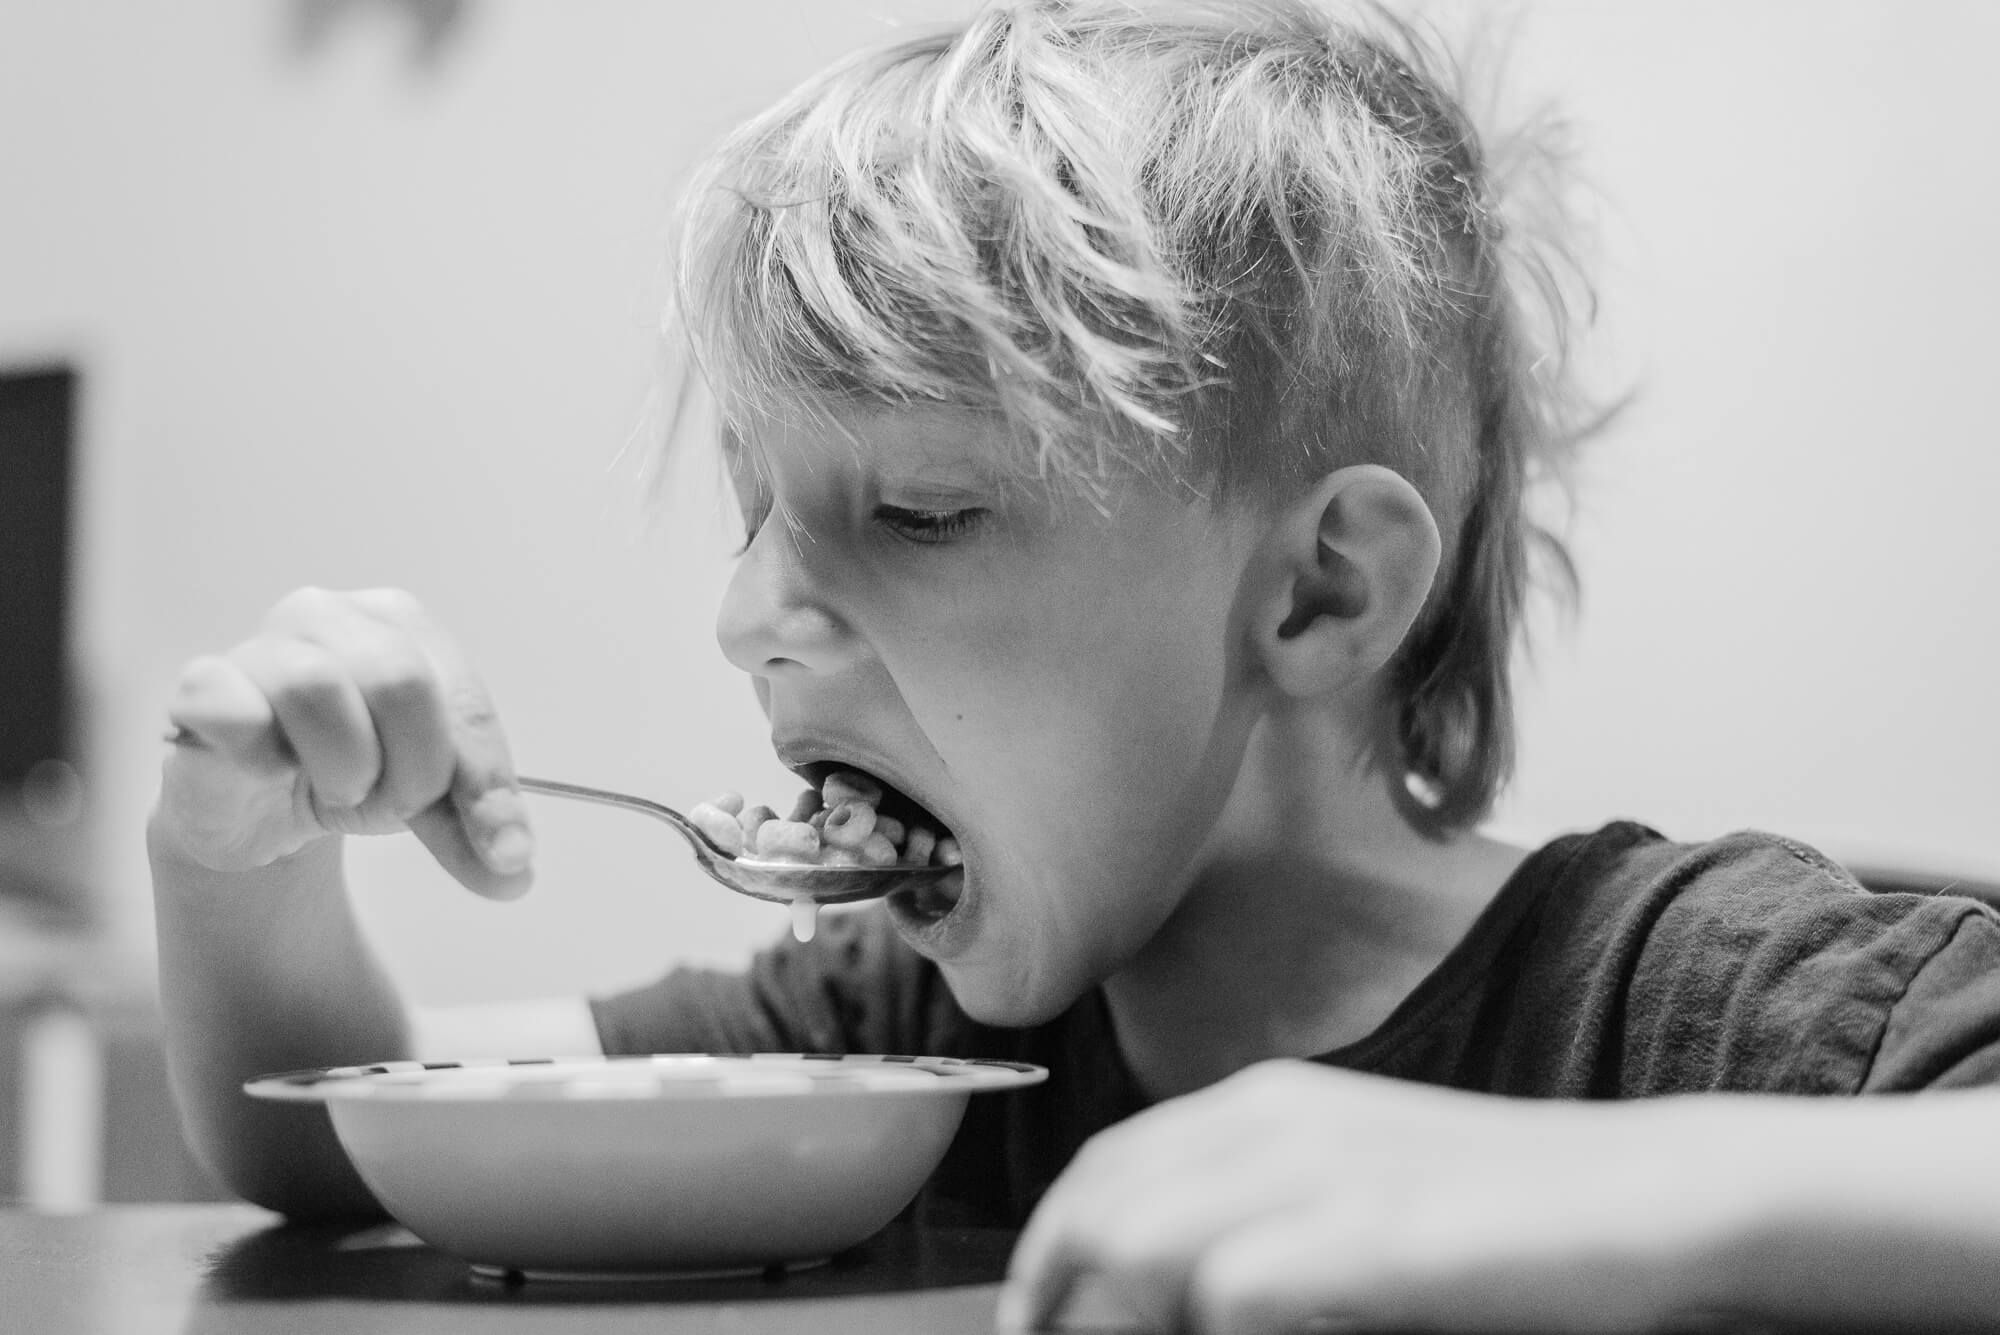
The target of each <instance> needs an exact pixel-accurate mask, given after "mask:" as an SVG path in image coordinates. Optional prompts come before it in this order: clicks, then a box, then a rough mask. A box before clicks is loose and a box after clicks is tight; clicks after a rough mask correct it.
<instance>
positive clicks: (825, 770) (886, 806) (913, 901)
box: [794, 761, 965, 927]
mask: <svg viewBox="0 0 2000 1335" xmlns="http://www.w3.org/2000/svg"><path fill="white" fill-rule="evenodd" d="M794 772H795V773H797V774H798V775H799V777H800V778H802V779H804V780H805V781H806V782H807V783H808V784H810V785H812V788H811V790H810V791H809V792H808V793H805V794H801V796H800V799H799V806H798V807H797V808H795V811H794V814H797V812H798V811H800V810H805V811H807V813H808V814H807V820H808V821H809V822H810V821H812V820H813V819H815V818H816V817H817V818H820V829H821V832H822V838H823V839H825V838H827V837H828V836H827V835H826V829H827V827H829V826H832V827H835V828H836V830H838V829H839V828H840V827H841V826H843V825H845V824H846V823H847V822H846V820H844V819H843V817H844V814H845V813H843V811H842V808H843V807H844V806H846V804H847V803H849V802H852V801H857V800H859V801H863V802H864V803H866V804H867V805H870V806H872V807H873V810H874V830H875V833H877V834H882V835H885V836H886V837H887V838H888V840H889V842H890V844H891V846H893V847H894V848H895V850H896V854H897V856H896V863H897V864H898V865H902V866H931V867H956V866H960V865H962V855H961V853H960V851H959V843H958V839H957V837H956V836H955V835H954V834H953V832H952V829H951V827H950V825H948V824H946V823H945V821H943V820H942V819H940V818H939V817H938V815H937V813H935V812H933V811H932V810H930V808H928V807H926V806H925V805H924V804H923V803H922V802H919V801H918V800H917V799H916V798H914V797H912V796H910V794H908V793H906V792H904V791H903V790H901V789H900V788H898V787H896V786H895V785H894V784H892V783H890V782H889V781H888V780H886V779H884V778H882V777H881V776H880V775H877V774H873V773H871V772H869V771H868V770H865V769H862V768H860V767H859V766H856V765H851V764H847V763H845V762H839V761H815V762H812V763H810V764H805V765H800V766H798V767H796V769H795V770H794ZM814 794H818V802H819V810H818V811H817V812H812V811H810V810H809V808H810V807H811V806H812V804H813V795H814ZM833 837H834V838H836V839H837V838H839V835H838V834H837V833H836V835H834V836H833ZM964 889H965V877H964V875H963V874H960V875H957V876H947V877H942V878H939V879H937V880H935V881H930V882H927V883H925V884H923V885H921V886H919V887H916V888H913V889H908V890H899V891H896V892H895V893H894V894H892V895H890V896H889V906H890V909H891V910H892V912H894V913H895V914H896V916H897V917H898V918H899V919H902V920H904V921H905V922H907V923H908V924H909V925H911V926H914V927H927V926H930V925H932V924H936V923H939V922H942V921H943V919H944V918H945V917H946V916H947V915H948V914H950V912H951V911H952V910H953V909H954V908H956V907H957V906H958V902H959V899H960V897H961V896H962V895H963V893H964Z"/></svg>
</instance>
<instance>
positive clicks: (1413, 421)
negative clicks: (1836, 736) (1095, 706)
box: [676, 0, 1580, 830]
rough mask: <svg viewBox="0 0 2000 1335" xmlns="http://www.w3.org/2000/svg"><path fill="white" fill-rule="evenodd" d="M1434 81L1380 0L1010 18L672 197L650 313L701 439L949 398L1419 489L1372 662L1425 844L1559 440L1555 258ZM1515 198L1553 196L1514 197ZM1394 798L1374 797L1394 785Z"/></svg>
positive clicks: (1477, 732)
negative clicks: (1414, 527) (1424, 599)
mask: <svg viewBox="0 0 2000 1335" xmlns="http://www.w3.org/2000/svg"><path fill="white" fill-rule="evenodd" d="M1541 147H1546V145H1545V144H1544V145H1537V144H1536V143H1535V142H1534V141H1533V140H1532V139H1523V140H1520V141H1518V142H1516V141H1507V142H1504V143H1503V142H1498V141H1496V142H1495V143H1493V144H1483V143H1482V142H1481V139H1480V137H1479V136H1478V135H1477V134H1476V133H1475V131H1474V129H1473V127H1472V125H1471V123H1470V121H1469V119H1468V117H1467V114H1466V112H1465V110H1464V109H1463V107H1462V106H1461V103H1460V100H1459V94H1458V92H1457V86H1456V82H1455V70H1454V67H1453V66H1452V65H1450V64H1449V62H1447V61H1445V60H1444V59H1442V58H1441V57H1440V55H1439V54H1438V53H1437V52H1436V50H1435V49H1434V48H1433V45H1432V44H1431V43H1429V42H1427V41H1426V40H1424V39H1423V38H1422V36H1421V35H1420V34H1419V33H1418V32H1417V31H1416V30H1415V29H1414V28H1412V27H1411V26H1410V25H1408V24H1406V23H1403V22H1401V21H1399V20H1396V19H1394V18H1392V17H1391V16H1389V15H1388V14H1387V13H1386V12H1385V11H1382V10H1380V9H1379V8H1374V7H1370V8H1367V9H1364V10H1360V11H1356V12H1350V13H1344V14H1339V15H1336V14H1333V13H1330V12H1328V11H1327V10H1325V9H1323V8H1321V7H1320V6H1318V5H1316V4H1314V3H1311V2H1310V0H1242V2H1241V3H1219V2H1218V3H1199V2H1194V3H1152V4H1148V3H1139V2H1138V0H1018V2H1016V3H995V4H991V5H988V6H987V7H985V8H983V9H982V10H981V11H980V12H979V13H978V14H977V15H976V16H975V17H974V18H972V19H971V20H970V21H969V22H967V23H966V24H965V25H963V26H962V27H960V28H958V29H955V30H953V31H951V32H946V33H938V34H933V35H925V36H920V37H916V38H913V39H906V40H903V41H900V42H898V43H896V44H894V45H890V46H886V47H883V48H881V49H878V50H872V51H867V52H864V53H861V54H859V55H856V56H854V57H851V58H849V59H847V60H845V61H843V62H841V63H839V64H837V65H835V66H833V67H832V68H831V69H829V70H827V71H826V72H825V73H823V74H822V75H820V76H819V77H818V78H816V79H814V80H812V81H811V82H809V83H807V84H806V85H804V86H803V87H801V88H800V89H798V90H797V91H796V92H794V93H793V94H792V95H791V96H790V97H788V98H786V99H785V100H784V101H782V102H780V103H779V104H778V105H776V106H774V107H773V108H771V109H770V110H769V111H767V112H765V113H764V114H763V115H761V116H759V117H757V118H756V119H754V120H752V121H751V122H750V123H749V124H747V125H746V126H744V127H743V128H742V129H741V130H740V131H738V132H737V133H736V134H735V135H734V136H733V137H731V138H730V139H728V140H727V141H726V142H725V143H724V144H723V146H722V147H721V148H720V150H719V151H718V152H717V153H716V154H715V156H714V157H713V159H712V160H711V161H710V163H709V164H708V165H707V167H706V168H705V169H704V170H703V172H702V173H701V174H700V175H699V176H698V177H697V178H696V180H695V182H694V184H693V186H692V187H691V189H690V190H689V192H688V195H687V203H686V206H685V213H684V218H683V223H684V239H683V243H682V250H681V256H680V265H679V281H678V287H677V294H676V310H677V316H676V323H677V324H678V325H679V327H680V329H681V330H682V331H683V333H684V335H685V337H686V339H687V341H688V345H689V351H690V353H691V355H692V358H693V362H694V364H695V366H696V367H697V368H698V370H699V373H700V378H701V380H702V381H703V382H705V384H706V386H707V389H708V391H709V392H710V393H711V394H712V396H713V399H714V402H715V404H716V406H717V408H718V409H719V412H720V417H721V425H722V429H723V430H724V431H725V432H738V433H742V432H746V431H749V430H751V429H752V428H753V427H754V424H755V422H756V421H757V420H758V419H760V418H762V417H764V416H765V415H768V414H771V413H773V412H777V411H781V410H784V409H787V408H795V407H797V406H799V405H802V404H803V405H808V406H810V405H820V406H837V405H840V404H851V403H854V402H857V401H859V402H863V403H874V404H886V405H907V404H913V403H931V404H938V403H943V404H951V405H956V406H962V407H968V408H973V409H978V410H990V411H992V412H995V413H998V414H999V415H1001V416H1002V418H1003V419H1004V420H1006V421H1007V422H1009V423H1011V424H1012V425H1013V426H1014V427H1015V428H1016V430H1015V431H1014V432H1013V433H1012V435H1013V437H1014V438H1015V439H1016V440H1017V441H1018V442H1019V448H1020V459H1019V463H1020V465H1021V467H1022V470H1023V472H1024V473H1025V474H1027V475H1031V476H1033V477H1036V478H1040V479H1044V480H1046V481H1048V482H1050V483H1053V484H1058V485H1069V486H1073V487H1077V488H1080V489H1081V490H1083V491H1084V492H1086V493H1090V494H1101V493H1102V489H1103V488H1104V487H1105V486H1106V485H1107V484H1108V483H1109V482H1110V481H1111V480H1113V479H1115V478H1118V477H1120V476H1131V475H1138V476H1142V477H1147V478H1153V479H1158V480H1163V481H1166V482H1169V483H1173V484H1177V485H1181V486H1184V487H1186V488H1189V489H1190V490H1192V491H1193V492H1195V493H1198V494H1202V495H1208V496H1212V497H1227V496H1231V495H1251V496H1265V497H1281V496H1284V495H1286V494H1290V493H1295V492H1297V491H1299V490H1301V489H1303V488H1304V487H1306V486H1309V485H1310V484H1311V482H1312V481H1314V480H1315V479H1317V478H1318V477H1320V476H1323V475H1324V474H1325V473H1326V472H1328V471H1330V470H1332V469H1334V468H1337V467H1340V466H1343V465H1346V464H1351V463H1360V462H1374V463H1381V464H1384V465H1387V466H1389V467H1391V468H1394V469H1396V470H1397V471H1399V472H1400V473H1402V474H1403V475H1404V476H1406V477H1407V478H1409V479H1410V481H1411V482H1412V483H1413V484H1414V485H1415V486H1416V487H1417V488H1418V489H1419V490H1420V492H1421V493H1422V494H1423V495H1424V497H1425V499H1426V501H1427V502H1428V503H1429V505H1430V506H1431V509H1432V511H1433V512H1434V514H1435V515H1436V516H1437V519H1438V523H1439V526H1440V529H1441V530H1442V533H1443V536H1444V543H1445V566H1444V569H1443V575H1442V578H1441V580H1440V583H1439V587H1438V588H1437V589H1436V590H1435V591H1434V592H1433V594H1432V598H1431V601H1430V603H1429V604H1428V605H1427V607H1426V610H1425V612H1424V615H1423V616H1422V617H1421V618H1420V620H1419V622H1418V624H1417V626H1416V627H1415V628H1414V630H1413V632H1412V634H1411V636H1410V638H1409V640H1408V642H1407V643H1406V644H1405V645H1404V646H1403V648H1402V650H1401V651H1400V653H1399V655H1398V658H1397V660H1396V662H1395V664H1394V665H1393V667H1392V675H1391V683H1390V685H1391V688H1392V690H1393V692H1394V698H1395V700H1396V702H1397V708H1396V711H1395V717H1394V719H1393V723H1392V725H1391V726H1392V731H1393V747H1394V750H1395V753H1396V755H1395V759H1396V761H1397V763H1398V766H1399V771H1400V773H1401V774H1402V775H1403V776H1404V778H1405V779H1406V781H1407V783H1406V787H1407V790H1408V792H1409V793H1410V794H1411V795H1412V796H1413V799H1414V801H1415V804H1416V810H1417V812H1418V814H1419V815H1420V816H1421V817H1422V818H1423V819H1425V820H1426V821H1427V822H1429V823H1431V824H1432V825H1434V826H1435V827H1436V828H1438V829H1440V830H1445V829H1451V828H1459V827H1463V826H1466V825H1469V824H1471V823H1473V822H1475V821H1477V820H1478V819H1480V818H1481V817H1482V816H1484V815H1485V814H1486V813H1487V812H1488V811H1489V810H1490V808H1491V805H1492V803H1493V801H1494V799H1495V797H1496V796H1497V794H1498V792H1499V790H1500V788H1501V786H1502V785H1503V784H1504V782H1505V780H1506V778H1507V776H1508V774H1509V771H1510V769H1511V766H1512V760H1513V749H1514V744H1513V722H1512V709H1511V696H1510V687H1509V679H1508V678H1509V665H1510V664H1509V660H1510V654H1511V648H1512V643H1513V640H1514V637H1515V633H1516V628H1517V625H1518V622H1519V620H1520V617H1521V612H1522V607H1523V602H1524V599H1525V596H1526V591H1527V588H1528V584H1529V569H1530V565H1531V556H1532V555H1533V553H1534V552H1535V551H1536V550H1537V549H1540V550H1541V551H1543V552H1545V553H1546V554H1548V555H1550V556H1552V557H1553V558H1554V561H1553V563H1552V567H1551V568H1552V569H1554V570H1555V571H1556V573H1557V574H1558V576H1559V578H1560V579H1561V580H1562V581H1563V582H1564V584H1565V585H1568V584H1569V583H1571V582H1572V581H1573V576H1572V575H1571V573H1570V567H1569V562H1568V560H1567V557H1566V555H1565V554H1564V552H1563V548H1562V546H1561V543H1560V541H1559V540H1558V539H1557V538H1556V536H1555V535H1554V534H1552V533H1550V532H1547V531H1545V530H1543V529H1542V528H1540V527H1538V526H1537V525H1536V524H1535V523H1534V522H1533V521H1532V520H1531V519H1530V517H1529V516H1528V514H1527V512H1526V509H1525V506H1524V495H1525V492H1526V489H1527V487H1528V484H1529V482H1530V480H1531V479H1532V478H1534V477H1536V476H1538V475H1540V474H1542V473H1543V472H1546V471H1548V470H1550V469H1551V468H1553V466H1555V465H1556V464H1558V463H1559V462H1560V461H1561V459H1562V457H1563V455H1564V452H1565V450H1566V449H1567V447H1568V446H1569V445H1570V444H1571V443H1573V441H1574V440H1575V439H1576V438H1577V436H1578V435H1579V434H1580V433H1579V431H1578V430H1576V429H1575V413H1574V412H1573V411H1572V406H1571V401H1570V400H1569V399H1568V397H1567V396H1566V393H1565V390H1564V379H1563V376H1562V373H1561V368H1562V364H1563V356H1562V354H1563V352H1564V332H1563V330H1564V302H1563V301H1562V299H1561V295H1560V294H1561V293H1562V291H1563V290H1564V288H1563V285H1562V284H1559V283H1557V282H1555V281H1554V277H1555V275H1556V273H1557V269H1556V268H1555V267H1554V266H1553V264H1552V263H1551V260H1552V259H1555V260H1559V259H1560V258H1561V256H1560V253H1559V251H1554V250H1551V249H1549V248H1548V247H1547V245H1546V240H1547V238H1546V237H1545V236H1544V235H1542V234H1541V233H1539V232H1538V231H1537V229H1535V228H1534V227H1532V226H1523V225H1522V220H1520V219H1518V218H1515V217H1510V216H1509V211H1510V208H1516V207H1518V205H1519V204H1520V203H1521V202H1522V200H1523V199H1531V200H1538V201H1542V202H1546V201H1547V200H1550V199H1554V198H1557V197H1558V196H1557V195H1556V194H1555V193H1554V192H1550V191H1548V190H1546V189H1542V190H1540V191H1539V192H1537V191H1535V190H1526V189H1523V188H1521V186H1520V184H1519V182H1517V181H1513V180H1510V179H1507V178H1508V177H1509V176H1510V174H1513V173H1510V171H1509V170H1503V164H1507V163H1536V162H1540V163H1541V164H1542V165H1547V161H1548V160H1549V155H1547V154H1546V153H1539V154H1538V153H1537V152H1535V151H1529V152H1525V153H1524V152H1521V151H1520V150H1521V149H1523V148H1526V149H1530V150H1536V149H1538V148H1541ZM1526 179H1528V180H1529V181H1531V183H1536V184H1540V185H1544V186H1545V185H1546V181H1547V177H1546V176H1543V177H1539V178H1535V177H1528V178H1526ZM1399 791H1400V789H1399Z"/></svg>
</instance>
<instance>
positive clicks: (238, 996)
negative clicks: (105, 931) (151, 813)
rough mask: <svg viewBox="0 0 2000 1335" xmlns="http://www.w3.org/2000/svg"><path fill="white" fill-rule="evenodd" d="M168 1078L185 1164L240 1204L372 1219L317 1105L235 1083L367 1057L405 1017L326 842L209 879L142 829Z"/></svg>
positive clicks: (387, 1049)
mask: <svg viewBox="0 0 2000 1335" xmlns="http://www.w3.org/2000/svg"><path fill="white" fill-rule="evenodd" d="M148 847H149V852H150V854H151V858H152V865H153V878H154V899H155V907H156V913H157V925H158V935H159V953H160V1001H161V1009H162V1013H163V1018H164V1024H165V1033H166V1048H167V1062H168V1071H169V1076H170V1078H171V1081H172V1084H173V1089H174V1095H175V1100H176V1102H177V1103H178V1104H179V1106H180V1110H181V1117H182V1123H183V1126H184V1128H185V1130H186V1132H187V1135H188V1138H189V1141H190V1142H191V1144H192V1146H193V1148H194V1150H195V1153H196V1154H197V1156H198V1157H199V1158H201V1159H202V1160H203V1162H205V1163H206V1164H207V1165H208V1166H209V1167H210V1168H211V1169H212V1170H213V1171H214V1172H215V1173H216V1174H217V1175H218V1176H219V1177H220V1178H221V1180H222V1181H223V1182H224V1184H226V1185H227V1186H228V1187H229V1188H230V1189H231V1190H233V1191H235V1192H236V1193H237V1194H239V1195H241V1196H242V1197H244V1198H245V1199H246V1200H250V1201H254V1202H256V1203H257V1204H260V1205H264V1206H267V1207H269V1208H271V1209H275V1210H279V1211H282V1212H284V1213H286V1214H289V1215H294V1216H330V1215H350V1214H358V1213H376V1212H379V1207H378V1206H377V1205H376V1203H375V1201H374V1198H373V1196H372V1195H371V1194H370V1193H369V1192H368V1190H367V1188H366V1187H365V1186H364V1185H363V1184H362V1183H361V1181H360V1179H359V1178H358V1177H357V1176H356V1175H355V1173H354V1171H353V1168H352V1167H351V1166H350V1165H349V1163H348V1161H347V1157H346V1155H345V1154H344V1153H342V1152H341V1150H340V1147H339V1145H338V1143H337V1141H336V1140H335V1138H334V1136H333V1133H332V1128H331V1126H330V1124H329V1123H328V1121H327V1118H326V1114H325V1112H324V1110H323V1109H321V1108H319V1107H317V1106H310V1105H292V1104H273V1103H267V1102H262V1101H259V1100H254V1099H251V1098H250V1097H249V1096H248V1095H246V1094H244V1093H243V1092H242V1085H243V1082H244V1081H245V1080H246V1079H248V1078H250V1077H252V1076H255V1075H259V1074H264V1073H268V1072H271V1071H282V1070H294V1069H298V1068H301V1067H311V1066H326V1065H337V1064H343V1063H349V1062H363V1061H379V1060H382V1059H384V1058H390V1057H396V1056H400V1055H402V1054H403V1053H405V1052H406V1051H407V1048H408V1042H409V1039H408V1027H409V1026H408V1021H407V1018H406V1014H405V1011H404V1008H403V1005H402V1002H401V1001H400V999H399V998H398V997H397V995H396V992H395V989H394V988H393V987H392V986H391V985H390V983H389V982H388V980H387V979H386V977H385V976H384V975H383V973H382V970H381V968H380V966H379V965H378V963H377V962H376V960H375V958H374V955H373V953H372V952H371V951H370V950H369V948H368V946H367V944H366V942H365V940H364V939H363V937H362V935H361V932H360V929H359V926H358V924H357V923H356V922H355V919H354V915H353V912H352V909H351V907H350V905H349V902H348V898H347V894H346V887H345V881H344V877H343V874H342V870H341V857H340V846H339V841H338V840H337V839H327V840H323V841H321V842H319V843H316V844H313V845H310V846H308V847H307V848H305V849H303V850H301V851H300V852H299V853H298V854H296V855H294V856H293V857H290V858H287V859H285V860H283V861H281V862H279V863H275V864H273V865H271V866H268V867H263V868H258V869H256V870H252V871H242V872H217V871H213V870H211V869H209V868H206V867H203V866H202V865H200V864H199V863H196V862H194V861H192V860H191V859H189V858H187V857H186V856H185V855H184V854H182V853H181V852H180V851H179V850H178V848H177V847H176V846H175V844H174V842H173V840H172V838H171V836H170V835H169V834H167V833H165V832H164V831H163V830H162V829H161V828H160V823H159V821H158V820H157V819H156V820H155V821H154V822H153V825H152V827H151V828H150V829H149V831H148Z"/></svg>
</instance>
